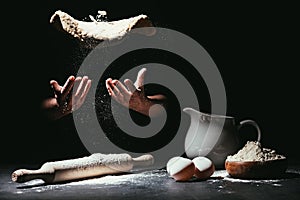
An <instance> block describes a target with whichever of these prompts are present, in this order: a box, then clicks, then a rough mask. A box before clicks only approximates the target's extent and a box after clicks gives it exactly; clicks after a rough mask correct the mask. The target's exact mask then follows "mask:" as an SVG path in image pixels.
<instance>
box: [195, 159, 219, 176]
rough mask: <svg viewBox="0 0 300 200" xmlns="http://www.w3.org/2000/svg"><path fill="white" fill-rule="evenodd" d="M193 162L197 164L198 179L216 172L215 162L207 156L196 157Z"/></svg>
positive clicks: (196, 173) (196, 174)
mask: <svg viewBox="0 0 300 200" xmlns="http://www.w3.org/2000/svg"><path fill="white" fill-rule="evenodd" d="M192 162H193V163H194V165H195V177H197V178H198V179H207V178H209V177H210V176H211V175H212V174H213V173H214V172H215V165H214V163H213V162H212V161H211V160H210V159H209V158H207V157H203V156H198V157H195V158H194V159H193V160H192Z"/></svg>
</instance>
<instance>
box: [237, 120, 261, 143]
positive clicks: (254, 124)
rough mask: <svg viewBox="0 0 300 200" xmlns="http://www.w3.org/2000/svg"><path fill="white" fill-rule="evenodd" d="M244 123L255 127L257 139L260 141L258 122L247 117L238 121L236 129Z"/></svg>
mask: <svg viewBox="0 0 300 200" xmlns="http://www.w3.org/2000/svg"><path fill="white" fill-rule="evenodd" d="M245 125H252V126H254V127H255V129H256V131H257V141H258V142H260V138H261V131H260V128H259V126H258V124H257V123H256V122H255V121H253V120H250V119H247V120H243V121H241V122H240V125H239V127H238V129H240V128H241V127H243V126H245Z"/></svg>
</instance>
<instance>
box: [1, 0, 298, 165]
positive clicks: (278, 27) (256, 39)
mask: <svg viewBox="0 0 300 200" xmlns="http://www.w3.org/2000/svg"><path fill="white" fill-rule="evenodd" d="M13 3H14V5H13V7H12V9H10V8H7V9H5V10H6V11H5V13H6V14H5V15H6V16H5V17H4V18H3V19H2V20H3V21H4V22H3V23H4V24H3V32H4V34H5V36H3V38H2V40H3V45H4V46H2V48H3V49H4V50H5V51H4V54H3V55H4V56H3V60H4V61H5V62H4V63H5V64H4V63H3V66H2V69H3V71H2V77H3V80H2V86H3V93H2V95H1V97H2V98H1V99H2V105H3V112H2V123H1V124H2V126H3V129H2V131H1V159H0V162H3V163H6V162H32V161H33V162H44V161H46V160H51V159H62V158H70V157H78V156H81V155H84V154H87V151H86V149H85V148H84V146H83V145H82V144H81V142H80V140H79V138H78V135H77V134H76V132H75V131H74V130H73V126H72V123H70V122H71V121H72V119H71V117H67V118H66V119H64V120H61V121H59V122H47V121H45V120H44V119H43V117H42V115H41V113H40V112H39V105H40V102H41V100H42V99H43V98H44V97H45V96H46V95H48V94H49V93H50V92H51V90H49V80H51V79H56V80H58V81H59V82H60V83H63V82H64V81H65V80H66V78H67V77H68V76H69V75H70V74H72V73H74V71H73V70H74V69H75V68H73V66H75V65H77V66H78V65H80V61H81V60H82V57H84V56H83V55H84V52H80V50H78V49H76V48H74V46H76V45H75V44H74V41H72V40H71V39H69V38H67V37H66V36H65V35H63V34H62V33H60V32H58V31H57V30H56V29H54V28H53V27H52V26H51V24H50V23H49V19H50V17H51V15H52V14H53V13H54V12H55V11H56V10H59V9H60V10H62V11H65V12H67V13H69V14H70V15H71V16H73V17H74V18H76V19H79V20H83V19H86V18H87V17H88V15H89V14H92V15H95V14H96V13H97V11H98V10H106V11H107V13H108V18H109V20H117V19H122V18H127V17H130V16H135V15H139V14H146V15H148V16H149V17H150V19H151V20H152V22H153V23H154V24H155V25H156V26H159V27H165V28H170V29H174V30H177V31H180V32H182V33H184V34H186V35H188V36H190V37H192V38H193V39H195V40H196V41H197V42H198V43H199V44H200V45H202V46H203V47H204V48H205V49H206V51H207V52H208V53H209V54H210V56H211V57H212V59H213V60H214V62H215V63H216V65H217V66H218V68H219V71H220V73H221V75H222V77H223V80H224V84H225V87H226V93H227V100H228V104H227V113H228V115H231V116H234V117H236V119H237V121H240V120H242V119H244V118H252V119H254V120H255V121H257V122H258V123H259V125H260V127H261V130H262V140H261V141H262V144H263V146H265V147H270V148H272V149H276V150H277V151H278V152H279V153H282V154H285V155H287V156H288V157H293V158H297V159H298V158H299V155H298V152H299V150H298V147H299V142H298V139H297V138H298V137H297V136H298V134H299V131H298V129H299V124H300V123H299V114H298V112H299V105H298V103H299V97H298V95H297V94H298V93H299V79H298V72H297V69H298V67H299V61H298V57H299V32H298V30H297V26H298V25H299V13H298V11H297V10H296V7H297V6H296V5H293V4H290V3H274V2H270V3H266V4H262V3H253V2H250V1H249V2H248V3H243V4H241V3H231V4H227V3H226V4H225V3H221V4H220V3H209V4H208V3H202V2H198V3H190V2H188V1H180V2H179V3H177V2H176V1H169V2H166V1H117V0H114V1H111V0H110V1H108V0H102V1H72V2H71V1H55V2H54V1H46V2H45V1H42V2H40V3H37V4H34V3H32V2H30V3H29V2H26V1H25V2H23V3H22V5H21V4H19V2H13ZM18 8H20V9H18ZM72 69H73V70H72ZM244 131H245V135H246V133H247V132H253V130H246V129H245V130H244ZM247 137H249V138H247ZM251 137H252V136H251V133H249V136H244V139H245V140H247V139H251ZM54 148H55V150H54Z"/></svg>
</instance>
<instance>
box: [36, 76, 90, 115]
mask: <svg viewBox="0 0 300 200" xmlns="http://www.w3.org/2000/svg"><path fill="white" fill-rule="evenodd" d="M50 85H51V87H52V88H53V91H54V96H53V97H52V98H49V99H46V100H44V102H43V103H42V109H43V110H44V111H45V113H46V115H47V117H49V118H50V119H53V120H56V119H60V118H62V117H64V116H66V115H68V114H70V113H71V112H73V111H75V110H77V109H79V108H80V107H81V106H82V104H83V102H84V100H85V98H86V95H87V93H88V91H89V89H90V87H91V80H90V79H89V78H88V77H87V76H84V77H76V78H75V77H74V76H70V77H69V78H68V80H67V81H66V82H65V84H64V85H63V86H61V85H59V84H58V82H57V81H56V80H51V81H50ZM72 91H73V93H72ZM71 93H72V94H71Z"/></svg>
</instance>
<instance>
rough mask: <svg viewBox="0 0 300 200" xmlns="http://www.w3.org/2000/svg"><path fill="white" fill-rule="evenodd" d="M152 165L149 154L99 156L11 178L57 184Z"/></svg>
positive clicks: (58, 163)
mask: <svg viewBox="0 0 300 200" xmlns="http://www.w3.org/2000/svg"><path fill="white" fill-rule="evenodd" d="M153 163H154V158H153V156H152V155H150V154H145V155H142V156H140V157H137V158H132V157H131V156H130V155H129V154H126V153H122V154H101V153H94V154H91V155H90V156H86V157H82V158H75V159H69V160H61V161H54V162H46V163H44V164H43V165H42V166H41V168H40V169H37V170H28V169H18V170H16V171H14V172H13V173H12V175H11V178H12V180H13V181H14V182H17V183H24V182H27V181H30V180H33V179H42V180H43V181H45V183H57V182H64V181H70V180H76V179H83V178H89V177H95V176H101V175H108V174H118V173H124V172H129V171H130V170H132V169H133V167H137V166H139V167H142V168H143V167H146V166H150V165H152V164H153Z"/></svg>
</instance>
